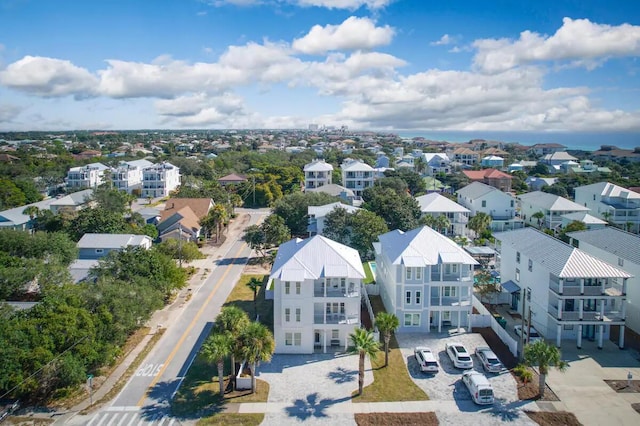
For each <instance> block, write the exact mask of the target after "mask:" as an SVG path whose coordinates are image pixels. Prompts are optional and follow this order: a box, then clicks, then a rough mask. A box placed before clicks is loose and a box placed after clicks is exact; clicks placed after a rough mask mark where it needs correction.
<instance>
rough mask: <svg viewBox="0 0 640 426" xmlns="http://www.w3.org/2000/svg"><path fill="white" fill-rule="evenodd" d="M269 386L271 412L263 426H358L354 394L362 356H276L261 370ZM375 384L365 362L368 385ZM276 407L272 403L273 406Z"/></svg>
mask: <svg viewBox="0 0 640 426" xmlns="http://www.w3.org/2000/svg"><path fill="white" fill-rule="evenodd" d="M258 374H259V376H258V377H259V378H260V379H261V380H265V381H266V382H268V383H269V386H270V390H269V401H268V402H269V403H273V405H274V406H276V407H279V408H278V409H276V410H275V412H274V411H273V410H269V411H270V412H268V413H267V414H266V415H265V420H264V422H263V423H262V425H277V426H282V425H285V424H298V423H304V424H305V425H313V424H331V425H336V424H339V425H355V424H356V423H355V421H354V418H353V412H352V410H351V408H350V407H349V406H345V405H350V404H351V393H352V392H353V391H354V390H357V389H358V357H357V356H356V355H344V354H313V355H274V356H273V359H272V360H271V362H270V363H265V364H262V365H261V366H260V367H259V369H258ZM372 381H373V373H372V372H371V363H370V362H369V360H368V359H367V360H366V363H365V386H367V385H368V384H370V383H371V382H372ZM270 405H272V404H270Z"/></svg>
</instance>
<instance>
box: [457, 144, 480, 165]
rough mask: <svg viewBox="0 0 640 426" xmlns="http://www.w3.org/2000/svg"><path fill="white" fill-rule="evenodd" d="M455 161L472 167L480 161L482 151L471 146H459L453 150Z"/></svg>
mask: <svg viewBox="0 0 640 426" xmlns="http://www.w3.org/2000/svg"><path fill="white" fill-rule="evenodd" d="M453 161H455V162H458V163H462V164H464V165H465V166H468V167H472V166H474V165H476V164H478V162H479V161H480V153H479V152H476V151H474V150H472V149H469V148H464V147H462V148H457V149H455V150H454V151H453Z"/></svg>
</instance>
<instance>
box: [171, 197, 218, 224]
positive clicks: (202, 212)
mask: <svg viewBox="0 0 640 426" xmlns="http://www.w3.org/2000/svg"><path fill="white" fill-rule="evenodd" d="M213 206H214V203H213V200H212V199H211V198H169V199H168V200H167V202H166V203H165V207H164V210H163V211H162V213H161V215H160V222H162V221H163V220H165V219H166V218H168V217H169V216H171V215H172V214H174V213H175V212H177V211H179V210H182V209H183V208H184V207H190V208H191V211H192V212H193V213H194V214H195V215H196V217H197V219H198V220H200V219H202V218H203V217H205V216H207V214H209V210H210V209H211V208H212V207H213Z"/></svg>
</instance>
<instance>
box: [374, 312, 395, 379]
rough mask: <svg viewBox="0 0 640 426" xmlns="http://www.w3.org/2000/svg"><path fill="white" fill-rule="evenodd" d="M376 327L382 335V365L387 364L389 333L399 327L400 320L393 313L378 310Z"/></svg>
mask: <svg viewBox="0 0 640 426" xmlns="http://www.w3.org/2000/svg"><path fill="white" fill-rule="evenodd" d="M376 327H378V330H380V333H382V336H383V337H384V366H385V367H386V366H387V365H389V342H390V341H391V333H394V332H395V331H396V330H397V329H398V327H400V320H399V319H398V317H397V316H395V314H391V313H388V312H380V313H378V315H376Z"/></svg>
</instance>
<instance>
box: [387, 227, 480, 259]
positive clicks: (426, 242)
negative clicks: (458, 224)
mask: <svg viewBox="0 0 640 426" xmlns="http://www.w3.org/2000/svg"><path fill="white" fill-rule="evenodd" d="M378 240H379V241H380V242H379V244H378V248H379V251H380V252H382V253H385V254H386V256H387V257H388V258H389V259H390V260H391V263H392V264H393V265H405V266H411V267H424V266H428V265H437V264H439V263H462V264H465V265H477V264H478V262H476V260H475V259H474V258H473V257H471V256H470V255H469V254H468V253H467V252H466V251H464V250H463V249H462V248H461V247H460V246H458V245H457V244H456V243H454V242H453V241H452V240H451V239H449V238H447V237H445V236H444V235H442V234H440V233H438V232H436V231H434V230H433V229H431V228H430V227H428V226H423V227H422V228H417V229H413V230H411V231H407V232H402V231H400V230H397V229H396V230H395V231H391V232H387V233H386V234H382V235H380V236H379V237H378ZM376 251H378V250H376Z"/></svg>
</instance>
